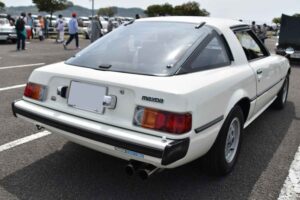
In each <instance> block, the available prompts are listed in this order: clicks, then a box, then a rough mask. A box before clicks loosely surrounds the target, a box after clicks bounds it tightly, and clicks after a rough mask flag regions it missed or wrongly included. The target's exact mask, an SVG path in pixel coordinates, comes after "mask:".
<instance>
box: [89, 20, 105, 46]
mask: <svg viewBox="0 0 300 200" xmlns="http://www.w3.org/2000/svg"><path fill="white" fill-rule="evenodd" d="M100 37H102V24H101V22H100V20H99V17H98V16H97V15H96V16H95V17H94V18H93V20H92V34H91V43H93V42H95V41H96V40H97V39H99V38H100Z"/></svg>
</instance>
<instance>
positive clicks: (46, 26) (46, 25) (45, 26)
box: [43, 17, 49, 38]
mask: <svg viewBox="0 0 300 200" xmlns="http://www.w3.org/2000/svg"><path fill="white" fill-rule="evenodd" d="M48 30H49V21H48V19H47V18H46V17H44V30H43V32H44V36H45V38H48V36H49V32H48Z"/></svg>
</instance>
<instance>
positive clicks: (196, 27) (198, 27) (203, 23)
mask: <svg viewBox="0 0 300 200" xmlns="http://www.w3.org/2000/svg"><path fill="white" fill-rule="evenodd" d="M205 24H206V22H201V23H200V24H199V25H197V26H195V29H200V28H201V27H202V26H204V25H205Z"/></svg>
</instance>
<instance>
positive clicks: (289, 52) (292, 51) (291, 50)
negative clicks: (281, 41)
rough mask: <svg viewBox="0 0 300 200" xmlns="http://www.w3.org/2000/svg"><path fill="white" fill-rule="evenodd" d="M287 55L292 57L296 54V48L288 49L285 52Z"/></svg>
mask: <svg viewBox="0 0 300 200" xmlns="http://www.w3.org/2000/svg"><path fill="white" fill-rule="evenodd" d="M285 53H286V54H287V55H292V54H294V53H295V50H294V48H292V47H289V48H287V49H286V50H285Z"/></svg>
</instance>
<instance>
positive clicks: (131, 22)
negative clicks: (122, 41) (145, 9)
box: [124, 20, 135, 26]
mask: <svg viewBox="0 0 300 200" xmlns="http://www.w3.org/2000/svg"><path fill="white" fill-rule="evenodd" d="M134 22H135V20H131V21H130V22H128V23H126V24H124V26H128V25H130V24H133V23H134Z"/></svg>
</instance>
